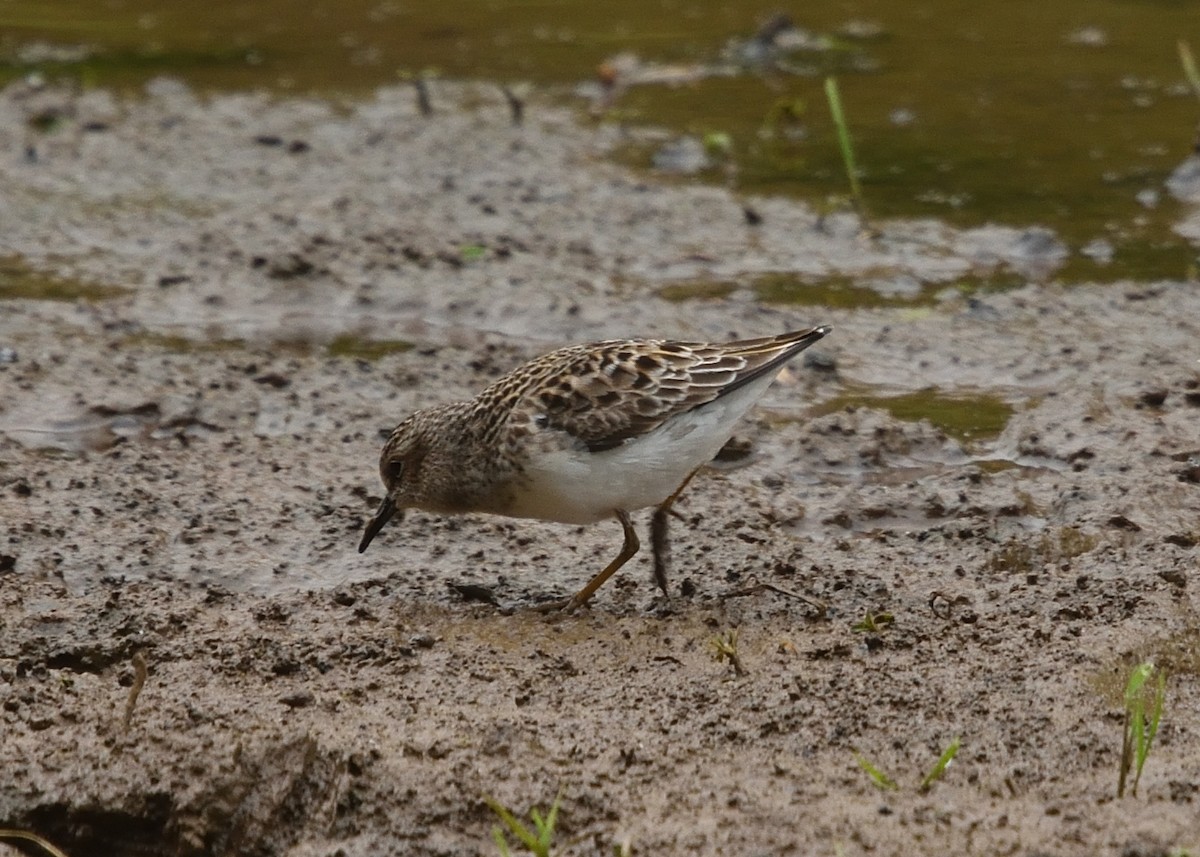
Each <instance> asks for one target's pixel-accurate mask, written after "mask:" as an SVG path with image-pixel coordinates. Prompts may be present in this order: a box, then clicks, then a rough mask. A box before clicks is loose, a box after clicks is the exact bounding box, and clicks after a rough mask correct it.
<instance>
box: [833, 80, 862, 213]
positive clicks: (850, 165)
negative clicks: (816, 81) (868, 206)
mask: <svg viewBox="0 0 1200 857" xmlns="http://www.w3.org/2000/svg"><path fill="white" fill-rule="evenodd" d="M825 98H826V99H827V100H828V101H829V112H830V113H831V114H832V115H833V124H834V126H835V127H836V128H837V135H838V147H839V148H840V149H841V150H842V163H843V164H844V165H845V167H846V177H847V178H848V179H849V180H850V196H851V197H852V198H853V200H854V206H855V208H857V209H858V211H859V214H860V215H863V214H864V211H863V199H862V188H861V187H860V186H859V184H858V167H857V166H856V165H855V163H854V146H853V145H852V144H851V142H850V128H849V127H848V126H847V125H846V115H845V113H843V112H842V96H841V94H840V93H839V92H838V85H837V78H834V77H827V78H825Z"/></svg>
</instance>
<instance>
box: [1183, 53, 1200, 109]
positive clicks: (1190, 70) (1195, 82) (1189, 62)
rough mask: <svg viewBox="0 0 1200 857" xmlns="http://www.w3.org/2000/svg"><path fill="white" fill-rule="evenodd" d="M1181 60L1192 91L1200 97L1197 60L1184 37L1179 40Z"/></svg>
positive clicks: (1199, 77)
mask: <svg viewBox="0 0 1200 857" xmlns="http://www.w3.org/2000/svg"><path fill="white" fill-rule="evenodd" d="M1179 62H1180V64H1181V65H1182V66H1183V74H1184V76H1185V77H1186V78H1187V79H1188V83H1190V84H1191V85H1192V92H1194V93H1196V97H1197V98H1200V73H1198V72H1197V71H1196V60H1195V58H1193V57H1192V49H1191V47H1190V46H1189V45H1188V43H1187V42H1185V41H1184V40H1183V39H1180V40H1179Z"/></svg>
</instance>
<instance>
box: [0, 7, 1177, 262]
mask: <svg viewBox="0 0 1200 857" xmlns="http://www.w3.org/2000/svg"><path fill="white" fill-rule="evenodd" d="M778 11H779V6H778V4H776V3H774V2H758V0H755V2H747V3H729V2H693V3H687V4H680V3H677V2H667V0H660V2H651V3H645V2H640V0H617V2H613V3H606V4H603V5H596V4H589V3H569V4H553V6H547V5H541V4H528V3H516V2H499V0H493V2H487V3H479V2H474V0H450V2H444V3H438V4H432V3H411V4H403V5H402V4H398V3H390V2H377V0H368V2H359V0H352V2H345V3H337V4H333V3H315V4H308V3H306V4H299V3H295V2H283V0H273V2H263V3H255V4H242V3H232V2H203V3H201V2H195V0H184V1H183V2H176V3H172V4H169V5H166V6H164V5H163V4H159V3H155V2H151V0H131V2H128V3H124V4H121V5H120V6H119V7H114V6H105V7H97V6H96V5H95V4H91V3H86V4H85V3H60V4H54V5H52V6H49V5H47V4H43V3H40V2H34V1H33V0H22V2H16V3H9V4H6V5H5V7H4V10H3V12H2V13H0V49H2V56H3V58H4V59H5V60H7V63H6V64H7V69H8V74H9V75H10V76H13V75H20V74H26V73H29V72H32V71H36V72H40V73H45V74H48V75H59V74H63V75H67V76H69V77H73V78H76V79H77V80H78V81H79V82H80V83H81V84H82V85H84V86H94V85H111V86H117V87H124V86H133V87H137V86H140V84H141V83H142V82H143V81H144V80H145V79H146V78H148V77H150V76H154V75H161V74H170V75H174V76H180V77H183V78H184V79H186V80H188V81H189V82H190V83H192V84H194V85H196V86H199V87H202V88H220V89H245V88H262V87H266V88H268V89H272V90H277V91H310V90H311V91H318V92H323V93H341V94H343V95H350V96H353V95H354V94H356V93H362V92H364V91H367V90H371V89H374V88H375V87H377V86H379V85H381V84H386V83H394V82H396V81H397V80H401V79H405V78H411V77H413V76H417V75H421V76H431V77H436V76H445V77H473V78H484V79H489V78H490V79H495V80H497V81H507V82H517V81H527V82H532V83H534V84H536V85H537V91H538V92H543V91H545V90H546V89H549V90H551V91H555V92H558V93H560V94H561V95H563V96H564V97H574V96H571V95H569V93H571V92H573V91H574V90H575V89H576V87H577V85H579V84H580V83H581V82H585V81H589V80H594V78H595V76H596V73H597V69H598V67H599V66H600V65H601V64H602V63H605V62H606V61H612V60H613V58H614V57H618V56H620V55H634V56H636V60H631V59H628V58H627V60H626V61H625V62H626V63H632V67H633V69H634V73H633V77H642V78H654V79H658V80H668V81H673V83H658V84H646V85H635V86H632V87H630V88H629V89H628V91H626V92H625V93H624V94H623V95H622V96H621V97H619V98H618V99H616V100H615V101H614V103H612V104H611V105H610V106H609V107H608V109H607V110H606V111H603V113H604V115H605V116H606V117H607V118H609V119H616V120H619V121H622V122H627V123H631V124H633V125H638V126H666V127H669V128H671V129H674V131H675V132H680V133H688V134H693V135H696V136H697V137H703V136H704V135H709V137H710V140H717V141H720V146H719V148H720V149H721V151H720V152H717V153H716V157H714V158H713V161H714V165H713V167H712V168H711V169H709V170H707V171H704V172H703V174H702V175H703V177H704V178H705V179H706V180H710V181H716V182H719V183H728V184H731V185H732V186H734V187H735V188H737V189H741V190H745V191H750V192H754V193H771V194H776V193H784V194H789V195H796V196H799V197H802V198H805V199H809V200H811V201H813V202H814V203H816V204H818V205H830V206H833V207H836V206H838V205H840V204H841V202H840V201H839V199H838V198H839V197H843V196H844V195H845V194H846V179H845V173H844V169H843V166H842V162H841V158H840V154H839V152H838V147H837V145H836V140H835V136H834V130H833V127H832V123H831V121H830V118H829V111H828V109H827V107H826V104H825V96H824V93H823V91H822V84H823V78H824V76H825V75H826V74H829V73H834V74H837V75H838V77H839V80H840V88H841V93H842V99H843V102H844V106H845V110H846V114H847V118H848V121H849V123H850V126H851V131H852V134H853V137H854V140H855V143H856V148H857V155H858V158H857V160H858V165H859V170H860V172H861V174H862V181H863V192H864V195H865V203H866V206H867V209H868V210H869V211H870V213H871V214H872V215H874V216H876V217H897V216H903V217H913V216H932V217H936V218H939V219H944V220H946V221H948V222H952V223H955V224H960V225H961V224H966V225H975V224H980V223H985V222H991V221H995V222H1003V223H1009V224H1014V225H1023V224H1043V225H1047V226H1049V227H1051V228H1052V229H1054V230H1055V232H1057V233H1058V234H1059V235H1061V236H1062V237H1063V238H1064V240H1065V241H1066V242H1067V244H1068V247H1069V249H1070V251H1071V253H1070V255H1069V257H1068V258H1067V259H1066V261H1065V265H1063V266H1062V267H1060V268H1057V269H1056V270H1055V271H1053V272H1051V274H1050V275H1051V276H1054V277H1056V278H1059V279H1062V280H1064V281H1067V282H1086V281H1093V280H1100V281H1112V280H1116V279H1120V278H1123V277H1131V278H1134V279H1158V278H1182V277H1185V276H1187V275H1189V273H1190V271H1191V270H1193V269H1194V267H1195V253H1194V251H1193V250H1192V249H1191V248H1189V247H1188V246H1187V245H1186V243H1185V242H1184V241H1183V240H1182V239H1180V238H1179V237H1178V236H1175V235H1174V234H1173V233H1172V232H1171V231H1170V224H1171V222H1172V220H1173V218H1174V217H1176V216H1177V210H1176V209H1177V207H1176V205H1175V204H1174V203H1173V202H1172V201H1171V200H1170V199H1169V197H1168V196H1167V195H1166V193H1165V192H1164V191H1163V188H1162V183H1163V180H1164V179H1165V177H1166V176H1167V175H1168V174H1169V172H1170V171H1171V169H1173V168H1174V167H1175V165H1177V164H1178V163H1179V162H1180V160H1182V159H1183V158H1184V157H1185V156H1186V155H1187V154H1188V152H1189V150H1190V148H1191V145H1192V143H1193V139H1194V136H1195V133H1196V128H1195V123H1196V119H1197V116H1198V115H1200V106H1198V103H1197V100H1196V97H1195V95H1194V94H1193V93H1192V92H1191V90H1190V89H1189V88H1188V86H1187V85H1186V84H1185V82H1184V76H1183V73H1182V71H1181V66H1180V62H1179V59H1178V56H1177V53H1176V41H1177V39H1178V38H1180V37H1181V36H1185V37H1186V36H1187V35H1188V34H1189V32H1190V31H1192V30H1194V28H1195V16H1194V10H1193V9H1192V8H1191V7H1190V6H1189V5H1188V4H1177V3H1152V4H1128V3H1115V2H1108V3H1096V2H1085V1H1084V0H1072V2H1062V3H1054V4H1046V3H1037V2H1033V0H1022V1H1021V2H1014V3H1004V4H980V5H972V6H970V7H966V6H964V5H963V4H961V3H956V2H953V1H952V0H929V2H922V3H914V4H893V3H888V2H885V0H860V2H855V3H847V2H829V0H822V1H821V2H813V3H808V4H805V5H804V6H803V7H795V8H792V9H790V10H787V11H789V12H790V14H791V17H792V19H793V21H794V23H795V25H796V26H797V27H798V28H799V29H800V31H802V32H803V34H804V38H803V40H802V41H803V44H804V47H802V48H800V49H797V50H783V51H779V52H776V53H773V54H771V53H769V54H768V56H767V57H766V59H765V60H764V58H763V57H762V56H759V55H757V54H756V53H755V51H754V50H752V49H751V48H753V46H754V43H753V42H751V41H750V39H751V37H752V35H753V34H754V33H755V31H756V29H757V28H758V27H760V26H761V24H762V22H763V21H765V20H767V19H768V18H769V17H770V16H771V15H772V14H774V13H776V12H778ZM1197 42H1198V44H1200V35H1198V36H1197ZM748 45H749V47H748ZM619 64H620V63H618V65H619ZM577 100H578V103H580V104H581V105H584V104H586V102H585V101H584V100H581V99H577ZM436 107H437V105H436V103H435V105H434V108H435V109H436ZM50 126H53V122H49V123H48V128H49V127H50ZM48 132H50V131H49V130H48ZM658 148H659V144H649V145H647V144H645V143H644V142H643V143H642V144H640V145H635V146H633V147H631V148H630V149H629V150H628V151H627V152H626V153H625V157H626V158H627V159H628V160H630V161H632V162H634V163H637V164H639V165H642V166H646V167H647V168H648V167H649V165H650V164H651V162H652V159H653V155H654V153H655V152H656V151H657V150H658Z"/></svg>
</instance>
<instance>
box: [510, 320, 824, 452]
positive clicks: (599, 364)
mask: <svg viewBox="0 0 1200 857" xmlns="http://www.w3.org/2000/svg"><path fill="white" fill-rule="evenodd" d="M828 330H829V328H825V327H817V328H813V329H811V330H805V331H798V332H795V333H785V334H781V335H779V336H772V337H765V338H762V339H747V340H742V341H738V342H727V343H720V344H708V343H700V342H670V341H664V340H613V341H608V342H599V343H596V344H594V345H588V346H577V347H575V348H567V349H563V350H561V351H557V352H554V353H553V354H550V355H547V356H546V358H543V359H544V360H545V361H546V365H545V366H544V367H539V369H540V371H539V372H538V373H537V374H538V381H537V382H536V383H533V384H531V385H530V386H529V387H528V388H526V390H525V391H524V396H523V398H524V406H525V408H528V409H531V410H532V411H533V412H534V416H533V419H534V421H535V422H536V423H540V424H542V425H544V426H546V427H549V428H554V429H558V430H560V431H563V432H566V433H567V434H569V435H571V436H572V437H574V438H576V439H577V440H578V441H579V442H580V443H582V444H584V445H585V446H586V447H587V448H588V449H589V450H591V451H592V452H600V451H602V450H606V449H612V448H613V447H615V446H619V445H620V444H622V443H624V442H625V441H627V440H629V439H631V438H635V437H639V436H641V435H644V434H646V433H648V432H651V431H653V430H654V429H656V428H658V427H659V426H660V425H662V424H663V423H664V422H666V421H667V420H669V419H670V418H671V417H674V416H676V415H677V414H681V413H684V412H685V411H689V410H691V409H692V408H695V407H698V406H700V405H703V404H706V403H708V402H711V401H713V400H714V399H717V398H719V397H721V396H723V395H726V394H728V393H731V392H733V391H734V390H736V389H738V388H739V387H741V386H742V385H744V384H747V383H749V382H751V381H753V380H754V379H756V378H759V377H761V376H762V375H763V374H765V373H767V372H773V371H776V370H778V369H779V368H781V367H782V366H783V364H784V363H785V362H787V361H788V360H789V359H791V358H792V357H794V356H795V355H796V354H798V353H800V352H801V351H803V350H804V349H805V348H807V347H808V346H809V345H811V344H812V343H814V342H816V341H817V340H818V339H820V338H821V337H822V336H824V335H825V334H826V333H827V332H828Z"/></svg>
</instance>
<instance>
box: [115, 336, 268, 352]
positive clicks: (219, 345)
mask: <svg viewBox="0 0 1200 857" xmlns="http://www.w3.org/2000/svg"><path fill="white" fill-rule="evenodd" d="M125 342H127V343H128V344H130V345H145V346H148V347H150V348H161V349H162V350H163V351H171V352H173V353H175V354H195V353H197V352H200V351H238V350H241V349H244V348H245V347H246V341H245V340H244V339H224V338H214V339H189V338H188V337H186V336H182V335H180V334H173V333H151V332H148V331H147V332H145V333H135V334H132V335H130V336H127V337H125Z"/></svg>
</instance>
